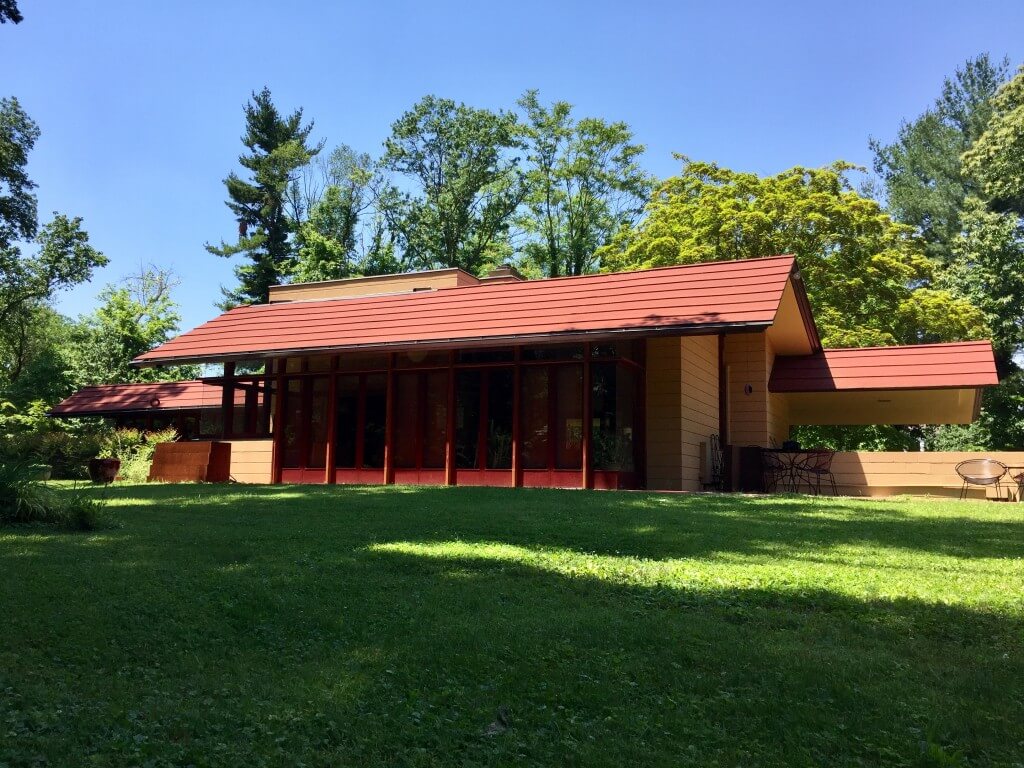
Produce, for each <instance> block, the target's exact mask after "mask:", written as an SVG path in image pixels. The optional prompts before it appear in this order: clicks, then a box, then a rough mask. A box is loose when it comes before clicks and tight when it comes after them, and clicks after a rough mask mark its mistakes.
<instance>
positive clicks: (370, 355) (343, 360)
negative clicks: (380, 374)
mask: <svg viewBox="0 0 1024 768" xmlns="http://www.w3.org/2000/svg"><path fill="white" fill-rule="evenodd" d="M387 367H388V356H387V353H386V352H342V353H341V355H340V356H339V357H338V368H340V369H341V370H343V371H383V370H385V369H386V368H387Z"/></svg>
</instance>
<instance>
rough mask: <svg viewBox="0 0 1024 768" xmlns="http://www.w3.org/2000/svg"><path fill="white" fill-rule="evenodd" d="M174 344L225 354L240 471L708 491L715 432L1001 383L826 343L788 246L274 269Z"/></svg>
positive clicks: (957, 401) (961, 350) (934, 360)
mask: <svg viewBox="0 0 1024 768" xmlns="http://www.w3.org/2000/svg"><path fill="white" fill-rule="evenodd" d="M181 363H218V364H223V366H224V373H223V376H217V377H212V378H208V379H205V380H204V384H205V385H207V386H213V387H217V388H218V389H219V391H220V393H221V402H222V403H223V409H224V413H225V414H227V413H228V412H229V410H230V411H233V417H232V418H227V419H222V422H223V425H224V426H223V433H222V435H221V436H220V437H221V438H222V439H223V440H225V441H229V442H231V444H232V472H233V474H234V475H235V476H236V477H240V478H241V477H244V478H245V479H249V480H257V481H263V482H292V483H297V482H316V483H396V482H397V483H433V484H458V485H498V486H556V487H586V488H651V489H665V490H697V489H700V488H701V487H702V484H704V483H706V482H707V481H708V479H709V478H708V475H709V472H710V466H711V463H712V457H711V453H710V452H711V450H712V446H713V445H715V444H717V443H719V442H720V443H721V444H723V445H726V446H761V447H767V446H770V445H774V444H781V443H782V442H783V441H785V440H786V439H787V437H788V436H789V432H790V427H791V426H793V425H796V424H872V423H881V424H923V423H929V424H948V423H958V424H966V423H969V422H970V421H972V420H973V419H974V418H975V417H976V415H977V412H978V408H979V402H980V396H981V391H982V388H983V387H986V386H990V385H994V384H996V383H998V378H997V375H996V369H995V361H994V357H993V353H992V347H991V344H990V343H989V342H987V341H971V342H962V343H953V344H922V345H919V346H909V347H908V346H904V347H887V348H867V349H842V350H831V349H823V348H822V345H821V341H820V339H819V337H818V331H817V328H816V326H815V322H814V317H813V315H812V313H811V308H810V304H809V303H808V301H807V296H806V292H805V289H804V284H803V281H802V280H801V276H800V271H799V269H798V266H797V264H796V261H795V259H794V258H793V257H791V256H779V257H772V258H764V259H751V260H743V261H726V262H714V263H703V264H693V265H686V266H677V267H665V268H660V269H651V270H645V271H638V272H624V273H613V274H598V275H585V276H580V277H562V278H553V279H545V280H524V279H522V278H521V277H520V276H519V275H518V274H517V273H516V272H515V270H512V269H510V268H502V269H499V270H495V271H494V272H492V274H490V275H488V276H486V277H482V278H477V277H475V276H473V275H470V274H468V273H466V272H463V271H461V270H458V269H444V270H435V271H429V272H419V273H409V274H403V275H387V276H379V277H362V278H353V279H348V280H332V281H326V282H319V283H306V284H290V285H281V286H275V287H274V288H272V289H271V292H270V301H269V302H268V303H267V304H261V305H254V306H242V307H238V308H236V309H232V310H230V311H228V312H225V313H224V314H222V315H220V316H219V317H217V318H215V319H213V320H211V321H209V322H207V323H205V324H203V325H201V326H199V327H198V328H195V329H193V330H191V331H189V332H187V333H184V334H182V335H180V336H178V337H176V338H174V339H172V340H170V341H168V342H167V343H165V344H162V345H161V346H159V347H157V348H155V349H153V350H152V351H150V352H147V353H145V354H143V355H141V356H140V357H139V358H137V359H136V360H135V364H137V365H141V366H159V365H176V364H181ZM252 370H258V371H259V373H255V374H254V373H244V371H252ZM240 392H241V393H244V396H240V395H239V393H240ZM63 406H65V403H62V404H61V406H59V407H63ZM67 410H68V409H67V408H65V412H66V411H67ZM55 412H56V409H55ZM726 455H727V456H729V455H731V453H730V451H729V450H727V451H726ZM236 465H237V467H238V468H239V471H238V472H235V467H236Z"/></svg>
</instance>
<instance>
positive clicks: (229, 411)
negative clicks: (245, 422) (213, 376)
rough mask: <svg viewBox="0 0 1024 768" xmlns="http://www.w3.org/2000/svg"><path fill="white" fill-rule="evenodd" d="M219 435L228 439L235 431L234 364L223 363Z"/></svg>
mask: <svg viewBox="0 0 1024 768" xmlns="http://www.w3.org/2000/svg"><path fill="white" fill-rule="evenodd" d="M220 418H221V422H222V427H221V435H222V436H223V438H224V439H225V440H230V439H231V438H232V437H234V433H235V364H234V363H224V383H223V384H222V385H221V394H220Z"/></svg>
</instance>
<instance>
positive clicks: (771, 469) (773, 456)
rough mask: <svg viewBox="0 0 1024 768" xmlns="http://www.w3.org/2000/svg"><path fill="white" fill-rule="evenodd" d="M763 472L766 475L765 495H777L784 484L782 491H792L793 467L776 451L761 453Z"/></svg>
mask: <svg viewBox="0 0 1024 768" xmlns="http://www.w3.org/2000/svg"><path fill="white" fill-rule="evenodd" d="M761 472H762V474H763V475H764V490H765V493H775V491H776V490H777V489H778V487H779V483H780V482H781V483H782V490H784V491H791V490H792V488H791V486H792V480H793V478H792V471H791V467H790V466H789V465H787V464H786V462H784V461H783V460H782V458H781V457H780V456H779V455H778V453H777V452H775V451H771V450H768V451H761Z"/></svg>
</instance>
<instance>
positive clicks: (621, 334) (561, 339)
mask: <svg viewBox="0 0 1024 768" xmlns="http://www.w3.org/2000/svg"><path fill="white" fill-rule="evenodd" d="M771 325H772V323H771V322H769V321H764V322H749V323H722V324H715V323H703V324H700V325H678V326H661V327H656V328H609V329H601V330H595V331H582V332H580V331H567V332H562V333H543V334H540V333H536V334H510V335H505V336H476V337H469V338H452V339H430V340H429V341H396V342H393V343H384V344H337V345H331V346H316V347H303V346H298V347H291V348H287V349H274V350H267V351H253V352H239V353H234V354H221V353H218V354H211V355H196V356H191V357H174V358H169V359H160V358H151V359H145V360H142V359H138V358H136V359H135V360H133V361H132V363H131V364H132V365H133V366H135V367H140V368H147V367H159V366H162V365H165V364H169V365H181V364H204V363H230V362H242V361H249V360H274V359H278V358H282V357H293V356H301V355H313V354H316V355H332V354H338V353H343V352H409V351H412V350H426V351H436V350H449V349H467V348H471V347H480V346H484V345H486V346H487V347H495V348H501V347H515V346H519V345H521V344H572V343H577V342H586V341H591V342H593V341H616V340H626V339H637V338H644V337H648V336H708V335H717V334H720V333H723V332H726V331H728V332H729V333H757V332H759V331H764V330H767V329H768V328H770V327H771Z"/></svg>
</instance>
